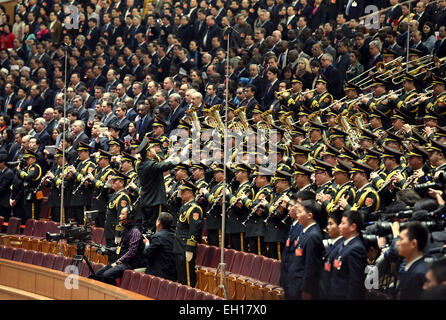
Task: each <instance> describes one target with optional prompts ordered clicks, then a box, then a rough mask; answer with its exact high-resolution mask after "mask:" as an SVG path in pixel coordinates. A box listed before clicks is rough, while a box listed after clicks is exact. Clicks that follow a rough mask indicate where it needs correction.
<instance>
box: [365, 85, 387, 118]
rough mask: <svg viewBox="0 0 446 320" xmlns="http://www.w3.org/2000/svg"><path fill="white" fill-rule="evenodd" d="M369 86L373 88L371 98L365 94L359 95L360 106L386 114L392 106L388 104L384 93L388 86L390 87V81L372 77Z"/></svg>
mask: <svg viewBox="0 0 446 320" xmlns="http://www.w3.org/2000/svg"><path fill="white" fill-rule="evenodd" d="M371 87H372V90H373V96H372V98H369V97H367V96H363V97H361V99H360V102H361V104H360V106H361V107H362V108H363V109H365V110H370V111H371V112H374V111H376V110H378V111H380V112H381V113H383V114H385V115H388V114H389V113H390V112H391V111H392V108H391V105H390V104H389V101H388V99H387V94H386V93H387V90H388V88H390V87H391V83H390V82H388V81H386V80H383V79H380V78H377V77H373V82H372V84H371Z"/></svg>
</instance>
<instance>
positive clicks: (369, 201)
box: [338, 161, 380, 221]
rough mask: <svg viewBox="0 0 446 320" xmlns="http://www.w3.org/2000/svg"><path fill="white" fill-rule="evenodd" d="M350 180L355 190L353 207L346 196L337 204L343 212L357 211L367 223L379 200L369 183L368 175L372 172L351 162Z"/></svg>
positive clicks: (361, 164)
mask: <svg viewBox="0 0 446 320" xmlns="http://www.w3.org/2000/svg"><path fill="white" fill-rule="evenodd" d="M352 164H353V166H352V170H351V171H350V174H351V179H352V181H353V184H354V186H355V188H356V198H355V202H354V204H353V205H350V204H349V203H348V201H347V197H346V196H342V197H341V199H340V200H339V201H338V204H339V205H340V206H341V208H343V209H344V211H348V210H350V211H357V212H359V213H360V214H361V216H362V217H363V218H364V221H369V220H370V218H371V217H372V215H373V213H374V212H376V211H378V210H379V208H380V198H379V195H378V193H377V192H376V190H375V189H374V188H373V186H372V184H371V183H370V182H369V177H370V173H371V172H372V171H373V169H372V168H370V167H369V166H367V165H365V164H363V163H359V162H357V161H352Z"/></svg>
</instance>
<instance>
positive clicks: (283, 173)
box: [274, 170, 293, 181]
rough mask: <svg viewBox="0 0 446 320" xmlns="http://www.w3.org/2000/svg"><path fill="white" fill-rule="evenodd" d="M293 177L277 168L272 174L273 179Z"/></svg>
mask: <svg viewBox="0 0 446 320" xmlns="http://www.w3.org/2000/svg"><path fill="white" fill-rule="evenodd" d="M292 177H293V175H292V174H291V173H289V172H286V171H281V170H277V171H276V174H275V175H274V178H275V180H276V181H277V180H290V179H291V178H292Z"/></svg>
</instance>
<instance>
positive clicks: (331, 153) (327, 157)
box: [322, 145, 342, 167]
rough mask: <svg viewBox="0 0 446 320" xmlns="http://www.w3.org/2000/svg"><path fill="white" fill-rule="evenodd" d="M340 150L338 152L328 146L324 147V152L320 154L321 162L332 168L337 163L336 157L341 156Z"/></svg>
mask: <svg viewBox="0 0 446 320" xmlns="http://www.w3.org/2000/svg"><path fill="white" fill-rule="evenodd" d="M341 151H342V150H338V149H336V148H334V147H332V146H330V145H326V146H325V151H324V152H323V153H322V161H324V162H327V163H329V164H331V165H332V166H333V167H334V166H335V165H336V163H337V157H338V156H339V155H340V154H341Z"/></svg>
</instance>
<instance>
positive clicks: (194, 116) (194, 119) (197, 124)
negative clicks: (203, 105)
mask: <svg viewBox="0 0 446 320" xmlns="http://www.w3.org/2000/svg"><path fill="white" fill-rule="evenodd" d="M198 109H199V107H191V108H189V109H187V110H186V111H185V112H186V114H187V115H188V116H189V117H190V119H191V125H192V126H193V127H194V128H195V130H197V132H200V130H201V126H200V121H199V120H198V115H197V110H198Z"/></svg>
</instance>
